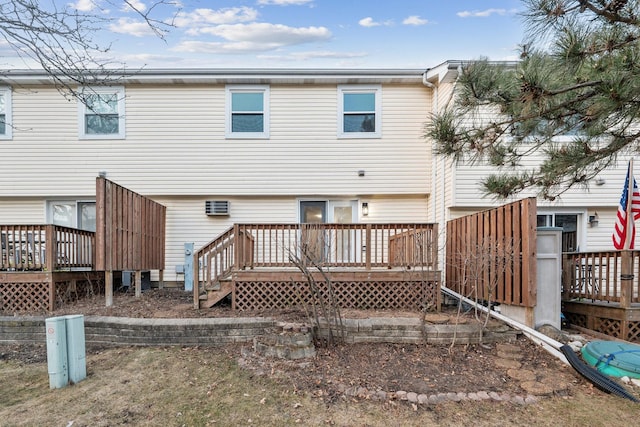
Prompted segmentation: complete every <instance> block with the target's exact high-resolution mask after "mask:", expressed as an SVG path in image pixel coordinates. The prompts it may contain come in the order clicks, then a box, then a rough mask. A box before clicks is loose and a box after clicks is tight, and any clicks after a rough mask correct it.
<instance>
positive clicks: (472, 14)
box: [456, 9, 513, 18]
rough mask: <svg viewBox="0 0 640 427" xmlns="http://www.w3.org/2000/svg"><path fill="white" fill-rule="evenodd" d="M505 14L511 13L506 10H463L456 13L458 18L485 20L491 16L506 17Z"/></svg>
mask: <svg viewBox="0 0 640 427" xmlns="http://www.w3.org/2000/svg"><path fill="white" fill-rule="evenodd" d="M507 13H513V11H512V10H511V11H508V10H507V9H485V10H473V11H469V10H463V11H462V12H458V13H456V15H458V16H459V17H460V18H487V17H489V16H491V15H506V14H507Z"/></svg>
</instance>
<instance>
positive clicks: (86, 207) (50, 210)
mask: <svg viewBox="0 0 640 427" xmlns="http://www.w3.org/2000/svg"><path fill="white" fill-rule="evenodd" d="M47 222H48V223H50V224H55V225H62V226H65V227H71V228H79V229H81V230H87V231H96V202H95V201H94V200H51V201H49V202H47Z"/></svg>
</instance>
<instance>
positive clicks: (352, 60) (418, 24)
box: [56, 0, 523, 68]
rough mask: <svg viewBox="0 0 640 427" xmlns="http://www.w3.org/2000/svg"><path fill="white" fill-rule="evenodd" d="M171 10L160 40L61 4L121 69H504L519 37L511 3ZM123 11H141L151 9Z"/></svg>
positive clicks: (164, 15) (118, 14) (271, 2)
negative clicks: (449, 63) (454, 65)
mask: <svg viewBox="0 0 640 427" xmlns="http://www.w3.org/2000/svg"><path fill="white" fill-rule="evenodd" d="M67 1H69V0H67ZM169 1H171V0H165V2H169ZM56 2H57V1H56ZM173 2H174V3H179V5H176V4H172V5H168V4H165V5H162V6H161V7H157V8H155V9H153V10H152V16H153V17H154V18H155V19H159V20H170V19H171V17H172V16H174V18H175V19H174V21H173V22H174V25H175V27H173V28H170V29H169V32H168V33H167V35H166V37H165V40H164V41H163V40H161V39H159V38H158V37H156V36H155V35H153V34H152V33H151V31H149V28H148V27H146V26H145V25H143V24H142V23H141V19H140V18H139V16H136V15H135V14H134V13H131V11H129V12H127V11H123V10H121V9H120V8H118V7H115V6H117V5H118V2H117V1H113V0H112V1H111V4H109V3H107V2H106V1H101V0H71V3H67V4H71V5H73V6H74V7H77V8H78V9H80V10H84V11H89V12H90V13H96V14H101V15H103V16H105V17H108V18H109V19H111V24H109V25H107V28H106V29H105V31H103V32H101V33H98V34H96V39H97V40H98V41H100V42H102V43H112V46H111V54H112V55H113V57H114V59H115V60H116V61H117V62H120V63H125V64H126V65H127V66H129V67H140V66H145V67H147V68H236V67H243V68H244V67H250V68H429V67H433V66H435V65H438V64H439V63H441V62H443V61H445V60H447V59H475V58H478V57H480V56H487V57H489V58H490V59H493V60H513V59H515V58H517V46H518V44H520V43H521V42H522V38H523V28H522V24H521V17H520V16H519V15H518V13H519V12H521V11H522V9H523V6H522V4H521V2H520V1H516V0H448V1H447V0H445V1H443V0H439V1H434V0H244V1H243V0H236V1H228V0H209V1H206V0H179V1H173ZM131 3H132V4H134V5H136V6H137V7H138V8H139V9H140V10H145V9H146V10H148V8H149V7H150V6H151V4H152V3H153V2H152V1H151V0H131ZM177 6H179V8H177ZM176 13H177V15H176Z"/></svg>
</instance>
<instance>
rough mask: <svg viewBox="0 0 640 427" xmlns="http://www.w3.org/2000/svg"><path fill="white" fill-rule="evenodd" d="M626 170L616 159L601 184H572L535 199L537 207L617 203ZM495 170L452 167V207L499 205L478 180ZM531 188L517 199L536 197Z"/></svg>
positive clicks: (530, 163)
mask: <svg viewBox="0 0 640 427" xmlns="http://www.w3.org/2000/svg"><path fill="white" fill-rule="evenodd" d="M539 162H540V157H539V156H537V155H531V156H529V157H528V158H526V159H525V160H524V161H523V163H522V166H523V168H527V167H535V166H536V165H537V164H538V163H539ZM626 172H627V161H626V159H619V161H618V163H617V164H616V165H615V166H614V167H611V168H609V169H607V170H606V171H604V172H602V173H601V174H600V175H599V177H600V178H602V179H604V181H605V183H604V185H596V184H595V181H591V182H589V186H588V187H587V188H585V187H583V186H574V188H571V189H569V190H568V191H566V192H565V193H563V194H562V195H561V196H560V197H559V198H558V199H556V200H554V201H548V200H541V199H539V200H538V206H545V207H583V206H593V207H607V206H609V207H610V206H616V205H617V203H618V201H619V200H620V194H621V192H622V187H623V185H624V179H625V175H626ZM492 173H496V168H495V167H491V166H487V165H482V164H474V165H470V164H458V165H457V167H456V170H455V176H456V180H455V202H454V205H455V206H459V207H464V206H469V207H483V206H486V207H489V206H496V205H497V204H500V203H501V202H500V201H496V200H493V199H492V198H491V197H490V196H489V197H485V196H484V195H483V188H482V185H481V180H482V179H483V178H484V177H487V176H489V175H490V174H492ZM535 195H536V193H535V191H534V190H530V191H524V192H522V193H521V194H519V195H518V196H517V197H516V198H517V199H520V198H523V197H531V196H535ZM516 198H514V199H516Z"/></svg>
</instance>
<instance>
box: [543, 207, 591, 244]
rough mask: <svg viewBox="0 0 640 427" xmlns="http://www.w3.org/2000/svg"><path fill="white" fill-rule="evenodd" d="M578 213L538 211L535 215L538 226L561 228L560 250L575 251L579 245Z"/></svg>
mask: <svg viewBox="0 0 640 427" xmlns="http://www.w3.org/2000/svg"><path fill="white" fill-rule="evenodd" d="M581 217H582V215H581V214H579V213H571V212H569V213H564V212H563V213H553V212H540V211H538V215H537V226H538V227H558V228H562V252H577V251H578V249H579V246H580V240H581V237H582V236H580V233H579V231H580V228H579V227H578V221H579V220H580V218H581Z"/></svg>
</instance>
